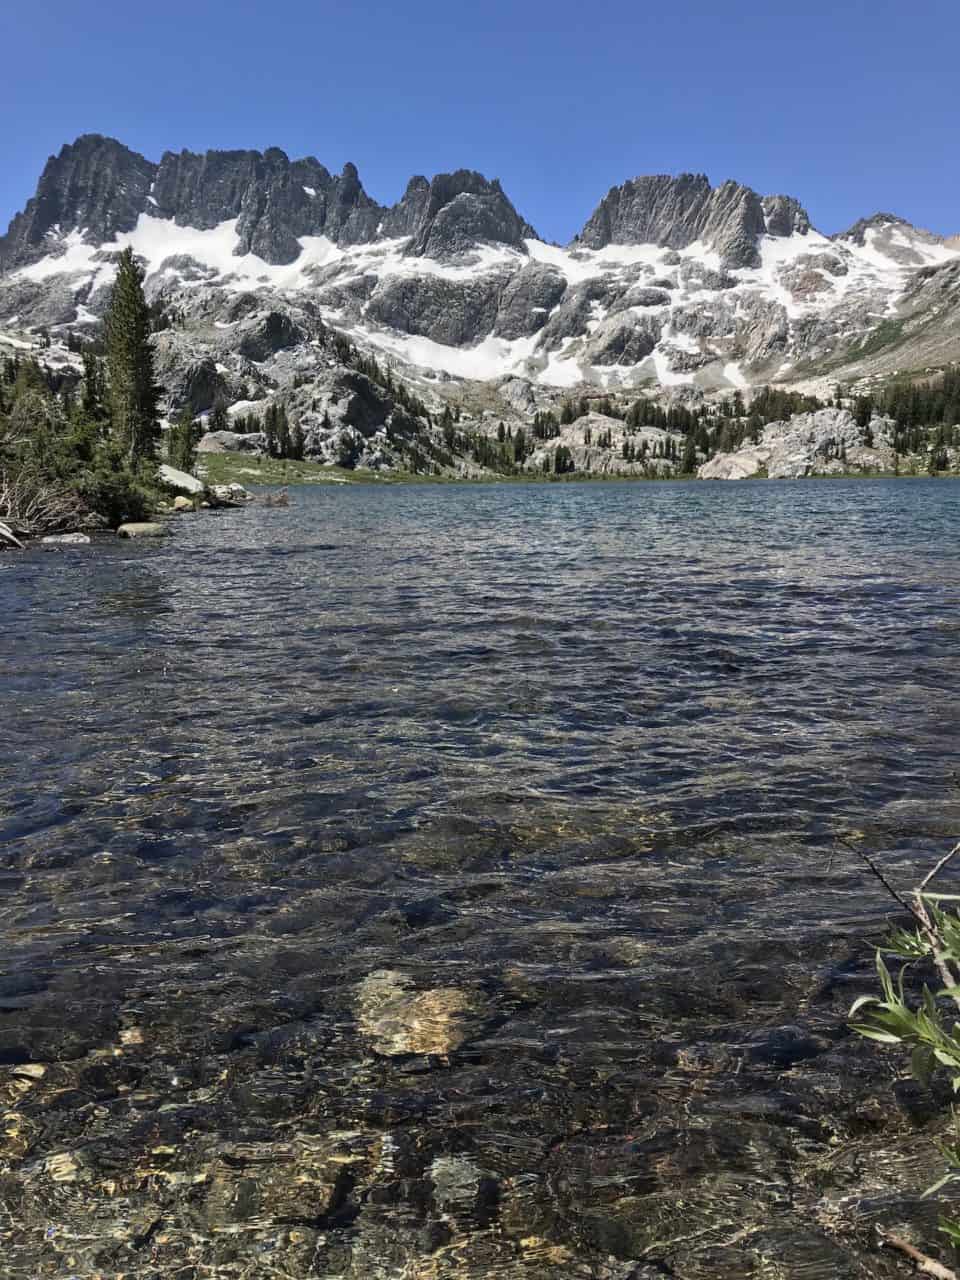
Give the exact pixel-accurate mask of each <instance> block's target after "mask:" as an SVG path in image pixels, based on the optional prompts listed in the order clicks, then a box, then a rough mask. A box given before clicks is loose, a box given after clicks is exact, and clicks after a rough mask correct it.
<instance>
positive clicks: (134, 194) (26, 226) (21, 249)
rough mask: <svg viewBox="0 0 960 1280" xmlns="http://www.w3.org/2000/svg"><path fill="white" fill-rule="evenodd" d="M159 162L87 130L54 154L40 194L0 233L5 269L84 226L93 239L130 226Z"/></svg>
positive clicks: (45, 251) (50, 248)
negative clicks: (1, 234)
mask: <svg viewBox="0 0 960 1280" xmlns="http://www.w3.org/2000/svg"><path fill="white" fill-rule="evenodd" d="M156 171H157V166H156V165H155V164H152V163H151V162H150V161H149V160H147V159H146V158H145V157H144V156H141V155H139V154H138V153H137V152H136V151H131V150H130V148H129V147H125V146H124V145H123V143H121V142H117V141H116V139H114V138H105V137H102V136H101V135H100V134H98V133H87V134H83V135H82V136H81V137H79V138H77V140H76V142H70V143H67V144H66V146H64V147H62V148H61V150H60V153H59V154H58V155H56V156H50V158H49V159H48V160H47V163H46V165H45V167H44V170H43V173H42V175H41V177H40V181H39V183H38V184H37V191H36V195H34V196H32V197H31V199H30V200H28V201H27V205H26V208H25V209H24V210H23V212H22V213H19V214H17V216H16V217H15V218H14V219H13V221H12V222H11V223H10V227H9V230H8V231H7V234H6V235H5V236H3V237H2V238H0V264H2V266H3V269H4V270H9V269H12V268H15V267H19V266H26V265H27V264H28V263H30V262H35V261H37V260H38V259H39V258H43V257H45V256H46V255H47V254H49V253H56V252H57V251H58V249H59V247H60V246H59V243H58V239H59V237H60V236H62V235H66V234H67V232H70V231H81V232H82V233H83V238H84V240H85V241H87V242H88V243H89V244H100V243H102V242H103V241H105V240H112V239H113V238H114V236H116V235H117V234H118V233H119V232H122V231H130V230H132V229H133V227H134V226H136V222H137V218H138V217H139V215H140V213H141V212H142V211H143V209H144V208H145V207H146V205H147V196H148V194H149V191H150V187H151V184H152V183H153V180H154V177H155V175H156Z"/></svg>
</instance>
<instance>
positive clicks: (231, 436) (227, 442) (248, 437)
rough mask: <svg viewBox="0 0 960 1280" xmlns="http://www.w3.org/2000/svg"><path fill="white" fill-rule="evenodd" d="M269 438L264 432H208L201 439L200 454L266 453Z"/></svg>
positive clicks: (198, 447)
mask: <svg viewBox="0 0 960 1280" xmlns="http://www.w3.org/2000/svg"><path fill="white" fill-rule="evenodd" d="M266 449H267V437H266V436H265V435H264V434H263V432H262V431H251V432H247V433H246V434H243V433H240V432H237V431H207V432H205V433H204V435H202V436H201V437H200V442H199V444H198V445H197V452H198V453H253V454H256V453H265V452H266Z"/></svg>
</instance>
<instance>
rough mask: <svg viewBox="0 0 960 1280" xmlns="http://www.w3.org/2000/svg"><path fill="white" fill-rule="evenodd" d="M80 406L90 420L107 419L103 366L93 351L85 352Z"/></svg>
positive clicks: (100, 420)
mask: <svg viewBox="0 0 960 1280" xmlns="http://www.w3.org/2000/svg"><path fill="white" fill-rule="evenodd" d="M80 408H81V411H82V413H83V416H84V417H85V418H86V419H87V420H88V421H90V422H103V421H105V420H106V417H107V410H106V406H105V404H104V389H103V366H102V365H101V363H100V361H99V360H98V359H97V357H96V356H95V355H94V354H93V352H92V351H85V352H84V353H83V399H82V400H81V402H80Z"/></svg>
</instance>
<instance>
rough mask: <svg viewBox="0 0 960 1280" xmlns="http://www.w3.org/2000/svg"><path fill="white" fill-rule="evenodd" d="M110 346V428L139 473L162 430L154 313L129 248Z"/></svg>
mask: <svg viewBox="0 0 960 1280" xmlns="http://www.w3.org/2000/svg"><path fill="white" fill-rule="evenodd" d="M106 344H107V374H108V378H109V403H110V421H111V426H112V429H113V434H114V436H115V438H116V440H117V441H118V443H119V444H120V446H121V448H122V449H123V452H124V454H125V455H126V459H127V462H128V464H129V466H130V467H131V468H132V469H134V470H136V469H137V468H139V467H140V466H141V465H142V464H143V463H145V462H152V461H153V459H154V457H155V454H156V447H157V441H158V439H159V436H160V427H159V424H158V422H157V398H158V394H159V393H158V388H157V385H156V382H155V381H154V372H153V349H152V348H151V346H150V311H149V308H148V307H147V303H146V300H145V298H144V296H143V272H142V270H141V269H140V267H139V266H138V265H137V263H136V261H135V259H134V256H133V250H132V249H130V248H127V249H124V250H123V252H122V253H121V254H120V260H119V262H118V264H117V277H116V280H115V281H114V285H113V296H112V298H111V300H110V310H109V311H108V312H107V320H106Z"/></svg>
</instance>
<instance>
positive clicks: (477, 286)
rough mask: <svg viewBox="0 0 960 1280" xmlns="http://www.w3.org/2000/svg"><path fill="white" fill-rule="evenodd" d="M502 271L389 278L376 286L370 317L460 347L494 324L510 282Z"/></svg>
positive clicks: (476, 339)
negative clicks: (458, 277)
mask: <svg viewBox="0 0 960 1280" xmlns="http://www.w3.org/2000/svg"><path fill="white" fill-rule="evenodd" d="M508 278H509V277H504V276H501V275H499V274H489V275H484V276H480V277H469V278H466V279H463V280H450V279H446V278H444V277H443V276H434V275H418V276H391V277H388V278H387V279H386V280H384V281H383V282H382V283H381V284H380V285H379V286H378V288H377V290H376V292H375V293H374V294H373V297H372V298H371V299H370V301H369V303H368V304H367V310H366V315H367V318H368V319H369V320H372V321H374V322H376V323H378V324H384V325H389V326H390V328H392V329H398V330H399V331H400V332H401V333H410V334H418V335H421V336H423V337H425V338H431V339H432V340H433V341H434V342H442V343H446V344H447V345H450V346H460V345H463V344H469V343H472V342H476V341H478V340H479V339H480V338H482V337H485V336H486V335H487V334H488V333H489V332H490V330H491V329H492V328H493V325H494V322H495V321H496V318H497V312H498V310H499V306H500V296H501V293H502V291H503V288H504V285H505V284H506V280H507V279H508Z"/></svg>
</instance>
